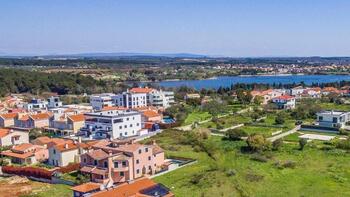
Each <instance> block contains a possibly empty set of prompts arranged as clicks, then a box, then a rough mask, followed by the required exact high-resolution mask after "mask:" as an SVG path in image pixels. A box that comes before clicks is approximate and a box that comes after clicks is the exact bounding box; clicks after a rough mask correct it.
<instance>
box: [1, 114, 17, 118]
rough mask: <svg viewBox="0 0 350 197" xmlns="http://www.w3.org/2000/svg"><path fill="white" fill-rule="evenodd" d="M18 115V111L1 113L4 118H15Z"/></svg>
mask: <svg viewBox="0 0 350 197" xmlns="http://www.w3.org/2000/svg"><path fill="white" fill-rule="evenodd" d="M17 115H18V114H17V113H7V114H0V116H1V117H2V118H4V119H13V118H16V116H17Z"/></svg>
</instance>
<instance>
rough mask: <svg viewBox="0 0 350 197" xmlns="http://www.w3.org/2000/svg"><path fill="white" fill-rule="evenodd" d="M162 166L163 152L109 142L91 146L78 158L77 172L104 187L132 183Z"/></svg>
mask: <svg viewBox="0 0 350 197" xmlns="http://www.w3.org/2000/svg"><path fill="white" fill-rule="evenodd" d="M163 164H164V151H163V150H162V149H161V148H160V147H159V146H158V145H157V144H155V143H154V144H152V145H143V144H138V143H134V142H132V141H111V142H110V143H107V144H103V145H99V144H96V145H95V146H93V150H90V151H88V152H87V153H85V154H83V155H81V166H82V168H81V172H83V173H85V174H89V175H90V177H91V180H92V181H93V182H99V183H103V184H107V183H109V182H112V183H120V182H126V181H131V180H135V179H137V178H140V177H142V176H143V175H145V174H154V173H155V172H156V171H159V170H160V169H161V166H162V165H163Z"/></svg>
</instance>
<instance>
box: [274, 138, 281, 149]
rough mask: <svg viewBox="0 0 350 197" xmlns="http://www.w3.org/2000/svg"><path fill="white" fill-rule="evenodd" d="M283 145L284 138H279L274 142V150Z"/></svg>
mask: <svg viewBox="0 0 350 197" xmlns="http://www.w3.org/2000/svg"><path fill="white" fill-rule="evenodd" d="M282 145H283V140H282V139H277V140H275V141H273V142H272V150H278V149H280V148H281V147H282Z"/></svg>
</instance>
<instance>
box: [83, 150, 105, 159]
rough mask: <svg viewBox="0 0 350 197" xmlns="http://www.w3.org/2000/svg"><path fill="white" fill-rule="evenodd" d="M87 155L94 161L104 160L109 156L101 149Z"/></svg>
mask: <svg viewBox="0 0 350 197" xmlns="http://www.w3.org/2000/svg"><path fill="white" fill-rule="evenodd" d="M87 155H89V156H90V157H91V158H93V159H96V160H101V159H105V158H107V157H108V156H109V154H108V153H106V152H105V151H103V150H102V149H97V150H94V151H91V152H89V153H87Z"/></svg>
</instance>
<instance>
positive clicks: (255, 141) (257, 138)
mask: <svg viewBox="0 0 350 197" xmlns="http://www.w3.org/2000/svg"><path fill="white" fill-rule="evenodd" d="M247 145H248V148H249V149H250V150H251V151H254V152H261V151H265V150H268V149H269V148H270V142H269V141H267V140H266V138H265V137H264V136H263V135H261V134H252V135H250V136H248V139H247Z"/></svg>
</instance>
